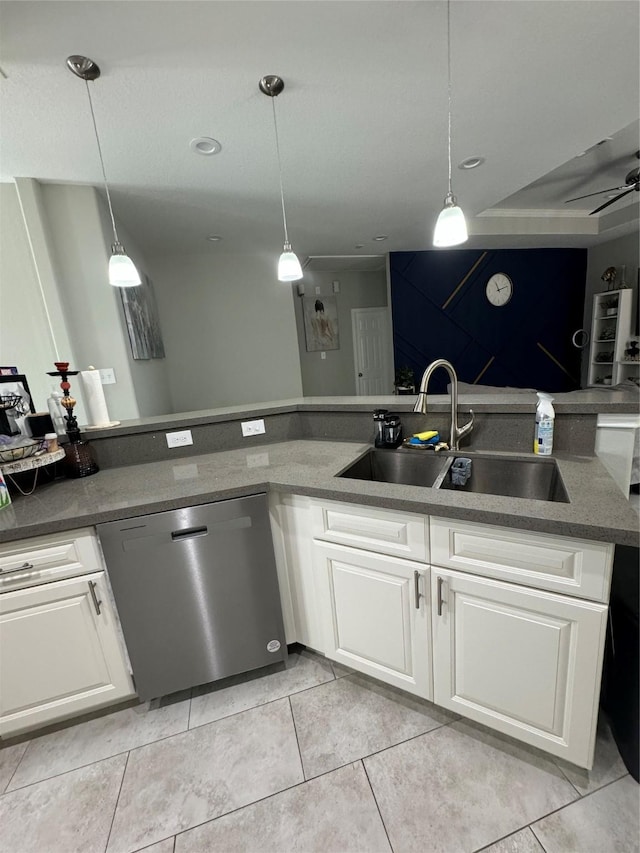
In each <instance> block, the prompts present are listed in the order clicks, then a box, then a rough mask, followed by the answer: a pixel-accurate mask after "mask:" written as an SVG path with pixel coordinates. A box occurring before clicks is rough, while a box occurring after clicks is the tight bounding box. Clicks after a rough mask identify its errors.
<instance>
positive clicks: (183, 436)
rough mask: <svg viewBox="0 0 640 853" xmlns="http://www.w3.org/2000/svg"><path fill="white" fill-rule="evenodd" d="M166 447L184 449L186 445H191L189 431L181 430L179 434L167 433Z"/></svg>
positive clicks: (191, 439)
mask: <svg viewBox="0 0 640 853" xmlns="http://www.w3.org/2000/svg"><path fill="white" fill-rule="evenodd" d="M165 435H166V436H167V447H184V446H185V445H187V444H193V437H192V435H191V430H190V429H183V430H180V432H167V433H165Z"/></svg>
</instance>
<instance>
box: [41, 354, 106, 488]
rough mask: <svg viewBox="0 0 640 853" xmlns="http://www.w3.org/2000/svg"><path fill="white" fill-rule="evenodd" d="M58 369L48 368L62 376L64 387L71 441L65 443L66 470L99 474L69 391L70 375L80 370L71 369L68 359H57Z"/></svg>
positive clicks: (70, 474)
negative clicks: (82, 433) (83, 438)
mask: <svg viewBox="0 0 640 853" xmlns="http://www.w3.org/2000/svg"><path fill="white" fill-rule="evenodd" d="M54 364H55V366H56V367H57V368H58V369H57V370H48V371H47V375H48V376H59V377H60V378H61V380H62V381H61V382H60V387H61V388H62V399H61V400H60V405H61V406H62V407H63V408H64V409H65V410H66V412H67V414H66V415H65V416H64V419H65V421H66V422H67V426H66V428H65V429H66V433H67V436H68V438H69V443H68V444H66V445H64V447H63V450H64V453H65V470H66V474H67V476H68V477H88V476H90V475H91V474H97V473H98V471H99V470H100V468H99V467H98V464H97V462H96V461H95V459H94V458H93V454H92V452H91V448H90V447H89V445H88V444H87V443H86V442H85V441H82V439H81V437H80V427H79V426H78V420H77V418H76V416H75V415H74V414H73V410H74V408H75V405H76V402H77V401H76V399H75V398H74V397H72V396H71V394H70V393H69V391H70V388H71V383H70V382H69V379H68V377H69V376H77V375H78V373H79V371H78V370H69V362H68V361H55V362H54Z"/></svg>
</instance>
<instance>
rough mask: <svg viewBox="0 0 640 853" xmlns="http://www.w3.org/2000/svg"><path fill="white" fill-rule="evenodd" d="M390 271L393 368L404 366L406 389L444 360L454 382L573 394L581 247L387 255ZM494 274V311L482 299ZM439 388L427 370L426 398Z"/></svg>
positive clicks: (441, 378) (583, 267)
mask: <svg viewBox="0 0 640 853" xmlns="http://www.w3.org/2000/svg"><path fill="white" fill-rule="evenodd" d="M474 265H476V266H475V268H474ZM390 270H391V303H392V307H393V340H394V356H395V366H396V369H397V368H399V367H403V366H405V365H406V366H408V367H411V368H413V370H414V372H415V376H416V382H419V381H420V377H421V376H422V373H423V371H424V369H425V367H426V366H427V365H428V364H429V363H430V362H431V361H433V360H434V359H436V358H446V359H448V360H449V361H450V362H451V363H452V364H453V366H454V367H455V369H456V372H457V374H458V378H459V379H460V380H461V381H462V382H477V383H478V384H481V385H502V386H505V385H511V386H515V387H519V388H536V389H537V390H539V391H558V392H560V391H573V390H575V389H576V388H579V387H580V351H579V350H578V349H576V348H575V347H574V346H573V345H572V343H571V338H572V335H573V333H574V332H575V331H576V329H579V328H581V327H582V317H583V306H584V295H585V280H586V271H587V250H586V249H496V250H487V251H482V250H476V249H454V250H446V251H442V250H434V251H425V252H392V253H391V257H390ZM470 271H472V272H471V273H470ZM497 272H502V273H506V274H507V275H508V276H509V278H510V279H511V280H512V282H513V296H512V298H511V301H510V302H509V303H508V304H507V305H505V306H502V307H500V308H498V307H495V306H493V305H491V304H490V303H489V301H488V300H487V298H486V294H485V288H486V284H487V281H488V280H489V278H490V277H491V276H492V275H493V274H494V273H497ZM469 273H470V274H469ZM465 276H468V277H467V278H466V280H465V281H464V283H463V284H462V285H461V282H462V281H463V279H465ZM460 285H461V286H460ZM454 293H455V295H454V296H453V298H451V296H452V294H454ZM487 365H488V366H487ZM483 371H484V372H483ZM480 374H482V375H480ZM447 381H448V379H447V375H446V373H445V372H444V371H443V370H438V371H436V373H435V374H434V377H433V393H435V394H437V393H444V391H445V389H446V384H447ZM429 391H430V393H431V386H430V388H429Z"/></svg>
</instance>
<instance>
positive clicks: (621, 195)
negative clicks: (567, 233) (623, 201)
mask: <svg viewBox="0 0 640 853" xmlns="http://www.w3.org/2000/svg"><path fill="white" fill-rule="evenodd" d="M634 190H635V187H631V189H629V190H627V191H626V193H620V195H617V196H616V197H615V198H610V199H609V201H605V203H604V204H601V205H600V207H596V209H595V210H592V211H591V213H590V214H589V216H593V214H594V213H599V212H600V211H601V210H604V209H605V207H609V205H610V204H615V203H616V202H617V201H618V199H619V198H624V196H626V195H629V193H632V192H633V191H634Z"/></svg>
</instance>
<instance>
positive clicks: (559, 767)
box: [553, 760, 584, 803]
mask: <svg viewBox="0 0 640 853" xmlns="http://www.w3.org/2000/svg"><path fill="white" fill-rule="evenodd" d="M553 763H554V764H555V766H556V767H557V768H558V770H559V771H560V772H561V773H562V775H563V776H564V778H565V779H566V780H567V782H568V783H569V784H570V785H571V787H572V788H573V790H574V791H575V792H576V794H577V795H578V796H579V797H580V798H582V797H583V796H584V794H581V793H580V791H579V790H578V789H577V788H576V786H575V785H574V784H573V782H572V781H571V779H569V777H568V776H567V774H566V773H565V772H564V770H563V769H562V767H561V766H560V765H559V764H558V762H557V761H555V760H554V762H553ZM575 802H576V801H575V800H574V803H575Z"/></svg>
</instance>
